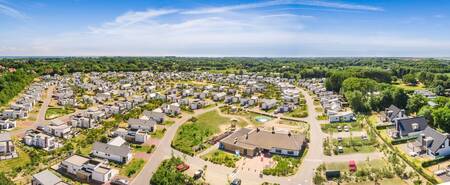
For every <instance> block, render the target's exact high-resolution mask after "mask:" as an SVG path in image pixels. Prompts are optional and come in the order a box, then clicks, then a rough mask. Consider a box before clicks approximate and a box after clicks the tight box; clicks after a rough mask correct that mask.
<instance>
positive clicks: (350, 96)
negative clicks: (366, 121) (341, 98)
mask: <svg viewBox="0 0 450 185" xmlns="http://www.w3.org/2000/svg"><path fill="white" fill-rule="evenodd" d="M345 97H346V98H347V100H348V102H349V104H350V107H351V108H352V109H353V111H354V112H356V113H368V112H370V108H369V107H368V106H367V105H366V104H365V102H366V101H365V98H364V96H363V94H362V93H361V91H350V92H347V93H346V94H345Z"/></svg>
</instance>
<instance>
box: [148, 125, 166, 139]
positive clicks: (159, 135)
mask: <svg viewBox="0 0 450 185" xmlns="http://www.w3.org/2000/svg"><path fill="white" fill-rule="evenodd" d="M164 133H166V129H165V128H162V129H161V128H159V129H156V130H155V131H154V132H153V133H151V137H152V138H156V139H161V138H163V137H164Z"/></svg>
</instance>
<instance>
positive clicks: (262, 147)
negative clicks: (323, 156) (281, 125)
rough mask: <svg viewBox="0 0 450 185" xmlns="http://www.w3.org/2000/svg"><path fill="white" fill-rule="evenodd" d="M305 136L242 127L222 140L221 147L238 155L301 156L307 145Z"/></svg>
mask: <svg viewBox="0 0 450 185" xmlns="http://www.w3.org/2000/svg"><path fill="white" fill-rule="evenodd" d="M306 145H307V144H306V139H305V136H303V135H299V134H292V133H290V132H288V133H282V132H276V131H275V129H274V128H272V131H266V130H262V129H259V128H256V129H249V128H242V129H240V130H238V131H236V132H234V133H233V134H230V135H229V136H227V137H225V138H224V139H222V140H221V141H220V148H221V149H223V150H226V151H230V152H233V153H235V154H237V155H245V156H255V155H257V154H259V153H274V154H281V155H288V156H299V155H300V152H301V151H302V150H303V149H305V147H306Z"/></svg>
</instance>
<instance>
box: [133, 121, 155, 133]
mask: <svg viewBox="0 0 450 185" xmlns="http://www.w3.org/2000/svg"><path fill="white" fill-rule="evenodd" d="M155 124H156V121H154V120H152V119H148V120H145V119H135V118H130V119H129V120H128V128H131V129H140V130H142V131H145V132H153V131H154V130H155Z"/></svg>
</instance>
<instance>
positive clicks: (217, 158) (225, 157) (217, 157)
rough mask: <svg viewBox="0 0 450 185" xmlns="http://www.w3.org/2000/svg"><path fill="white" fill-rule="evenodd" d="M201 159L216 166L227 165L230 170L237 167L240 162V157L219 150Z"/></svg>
mask: <svg viewBox="0 0 450 185" xmlns="http://www.w3.org/2000/svg"><path fill="white" fill-rule="evenodd" d="M201 158H202V159H203V160H206V161H210V162H212V163H214V164H220V165H225V166H227V167H230V168H234V167H236V162H237V161H238V160H239V157H238V156H236V155H233V154H230V153H227V152H224V151H222V150H218V149H216V150H213V151H211V152H209V153H207V154H205V155H203V156H201Z"/></svg>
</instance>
